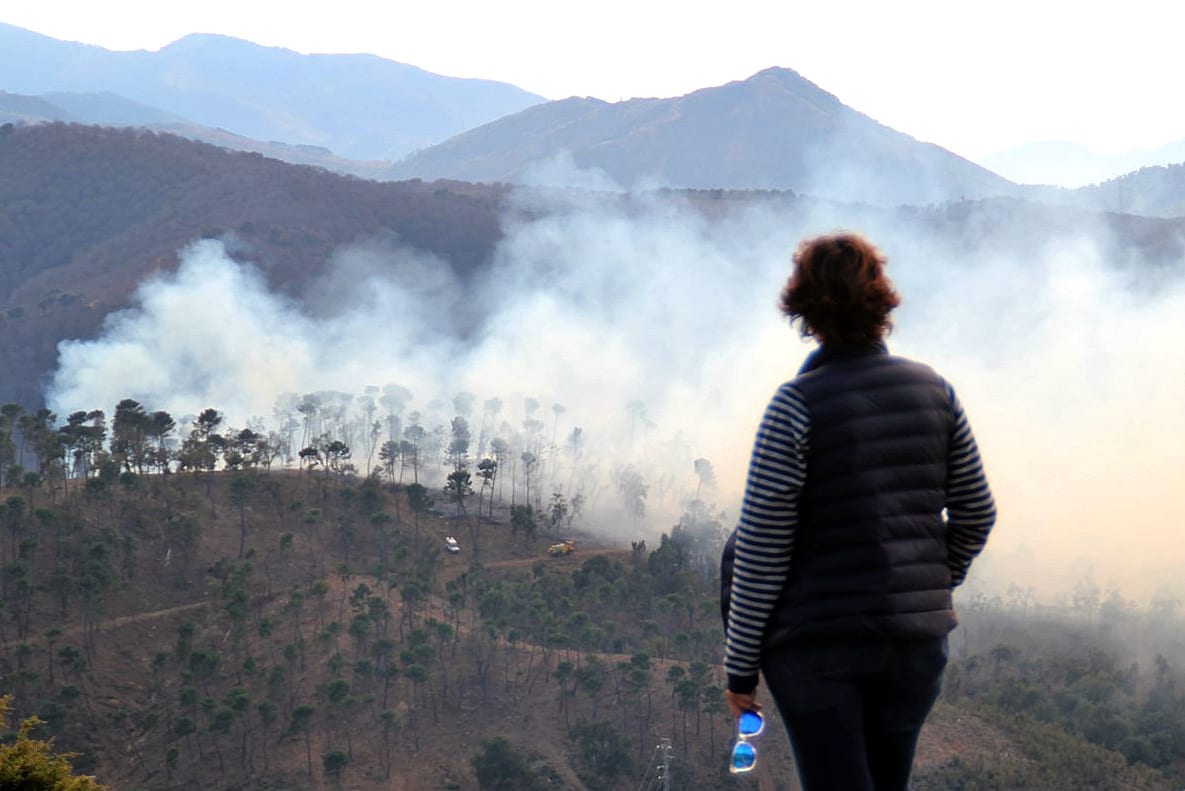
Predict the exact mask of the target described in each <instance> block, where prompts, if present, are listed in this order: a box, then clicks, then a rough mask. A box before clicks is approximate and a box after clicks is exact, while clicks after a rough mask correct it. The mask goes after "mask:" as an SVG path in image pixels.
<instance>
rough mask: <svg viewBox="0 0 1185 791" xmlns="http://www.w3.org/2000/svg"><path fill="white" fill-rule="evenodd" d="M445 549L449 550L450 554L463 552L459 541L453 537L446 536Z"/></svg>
mask: <svg viewBox="0 0 1185 791" xmlns="http://www.w3.org/2000/svg"><path fill="white" fill-rule="evenodd" d="M444 548H445V549H446V550H448V552H449V554H452V555H455V554H457V553H458V552H460V551H461V545H460V544H458V543H457V539H455V538H453V537H452V536H445V539H444Z"/></svg>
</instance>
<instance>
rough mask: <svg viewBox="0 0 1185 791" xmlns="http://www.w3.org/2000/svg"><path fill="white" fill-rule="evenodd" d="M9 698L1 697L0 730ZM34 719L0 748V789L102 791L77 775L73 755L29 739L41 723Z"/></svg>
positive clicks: (102, 787)
mask: <svg viewBox="0 0 1185 791" xmlns="http://www.w3.org/2000/svg"><path fill="white" fill-rule="evenodd" d="M10 702H11V698H10V697H9V696H5V697H3V698H0V730H3V728H4V727H5V726H7V724H8V722H7V715H8V707H9V704H10ZM40 722H41V721H40V720H39V719H37V718H36V717H29V718H27V719H26V720H25V721H24V722H22V723H21V727H20V730H19V731H18V732H17V736H16V739H15V740H14V741H12V742H10V743H7V744H2V745H0V788H4V789H10V788H11V789H14V790H15V789H19V790H20V791H104V789H105V788H106V786H103V785H101V784H100V783H99V782H98V781H97V780H95V778H93V777H88V776H78V775H75V774H74V773H73V767H72V766H71V765H70V758H72V757H73V756H72V755H69V754H61V753H55V752H54V750H53V743H52V742H49V741H44V740H39V739H34V738H32V736H31V734H32V731H33V729H34V728H36V727H37V725H38V724H40Z"/></svg>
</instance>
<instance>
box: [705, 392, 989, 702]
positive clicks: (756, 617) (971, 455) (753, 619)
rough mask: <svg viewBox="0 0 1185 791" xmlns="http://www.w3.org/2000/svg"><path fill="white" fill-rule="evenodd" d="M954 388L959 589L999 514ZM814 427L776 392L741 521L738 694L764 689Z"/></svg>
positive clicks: (951, 543)
mask: <svg viewBox="0 0 1185 791" xmlns="http://www.w3.org/2000/svg"><path fill="white" fill-rule="evenodd" d="M948 388H949V389H950V397H951V404H952V408H953V410H954V417H955V427H954V431H953V433H952V436H951V443H950V449H949V451H948V459H947V469H948V480H947V509H946V510H947V527H948V530H947V544H948V563H949V565H950V571H951V583H952V585H959V584H960V583H962V582H963V580H964V579H965V578H966V576H967V569H968V567H969V566H970V565H971V561H972V559H973V558H974V557H975V556H976V555H978V554H979V552H980V550H982V549H983V546H984V544H985V543H986V541H987V536H988V532H989V531H990V530H991V528H992V525H993V524H994V523H995V518H996V509H995V503H994V501H993V499H992V494H991V490H990V489H989V488H988V482H987V478H986V476H985V475H984V471H983V464H982V463H981V461H980V457H979V449H978V447H977V446H976V444H975V437H974V435H973V434H972V432H971V426H970V424H969V423H968V422H967V416H966V414H965V413H964V412H963V407H962V405H961V404H960V403H959V400H958V398H957V397H956V396H955V392H954V389H953V388H950V386H949V385H948ZM809 430H810V414H809V413H808V411H807V408H806V404H805V403H803V400H802V396H801V394H800V393H799V392H798V390H797V389H796V388H795V386H794V384H793V382H787V383H786V384H784V385H782V386H781V387H780V388H779V389H778V391H777V393H775V394H774V397H773V399H772V400H771V401H770V404H769V406H768V407H767V408H766V411H765V415H764V416H763V417H762V420H761V424H760V426H759V428H758V430H757V439H756V441H755V442H754V445H753V455H752V458H751V460H750V463H749V474H748V478H747V480H746V483H745V498H744V501H743V503H742V505H741V515H740V519H739V520H738V523H737V538H736V556H735V559H734V565H733V578H732V594H731V606H730V609H729V616H728V627H727V635H726V641H725V667H726V669H727V670H728V676H729V689H731V690H733V691H735V692H748V691H749V690H751V689H753V687H755V686H756V685H757V674H758V667H759V665H760V656H761V641H762V637H763V636H764V634H765V627H766V623H767V622H768V621H769V617H770V614H771V612H772V611H773V608H774V604H775V603H776V602H777V599H778V596H779V595H780V594H781V592H782V588H783V586H784V584H785V582H786V577H787V575H788V574H789V571H790V562H791V558H792V556H793V550H794V531H795V528H796V526H797V524H798V501H799V494H800V493H801V491H802V487H803V484H804V483H805V481H806V474H807V470H806V456H807V451H808V442H809V436H810V431H809Z"/></svg>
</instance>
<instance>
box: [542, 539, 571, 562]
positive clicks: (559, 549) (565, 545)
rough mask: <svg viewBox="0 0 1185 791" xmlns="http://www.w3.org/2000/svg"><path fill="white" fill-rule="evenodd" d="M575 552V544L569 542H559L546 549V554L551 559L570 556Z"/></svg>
mask: <svg viewBox="0 0 1185 791" xmlns="http://www.w3.org/2000/svg"><path fill="white" fill-rule="evenodd" d="M575 551H576V544H575V543H574V542H573V541H572V540H571V539H569V540H567V541H561V542H560V543H558V544H552V545H551V546H549V547H548V548H547V554H549V555H551V556H552V557H553V558H562V557H563V556H564V555H571V554H572V553H573V552H575Z"/></svg>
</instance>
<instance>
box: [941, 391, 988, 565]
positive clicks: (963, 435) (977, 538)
mask: <svg viewBox="0 0 1185 791" xmlns="http://www.w3.org/2000/svg"><path fill="white" fill-rule="evenodd" d="M950 397H951V404H952V405H953V407H954V413H955V425H954V430H953V432H952V433H951V443H950V450H949V456H948V458H947V483H946V517H947V533H946V536H947V538H946V543H947V563H948V564H949V566H950V575H951V586H952V587H955V586H958V585H961V584H963V581H964V580H965V579H966V578H967V570H968V569H969V568H970V567H971V561H972V560H974V559H975V556H976V555H978V554H979V553H980V551H981V550H982V549H983V547H984V544H986V543H987V537H988V533H990V532H991V530H992V526H993V525H995V523H996V503H995V500H994V499H993V498H992V490H991V488H989V486H988V481H987V476H986V475H985V474H984V471H983V462H982V461H981V460H980V458H979V448H978V446H976V444H975V436H974V435H973V434H972V433H971V424H970V423H969V422H968V421H967V415H966V413H964V412H963V405H962V404H961V403H959V398H958V396H956V395H955V391H954V388H953V387H951V388H950Z"/></svg>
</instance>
